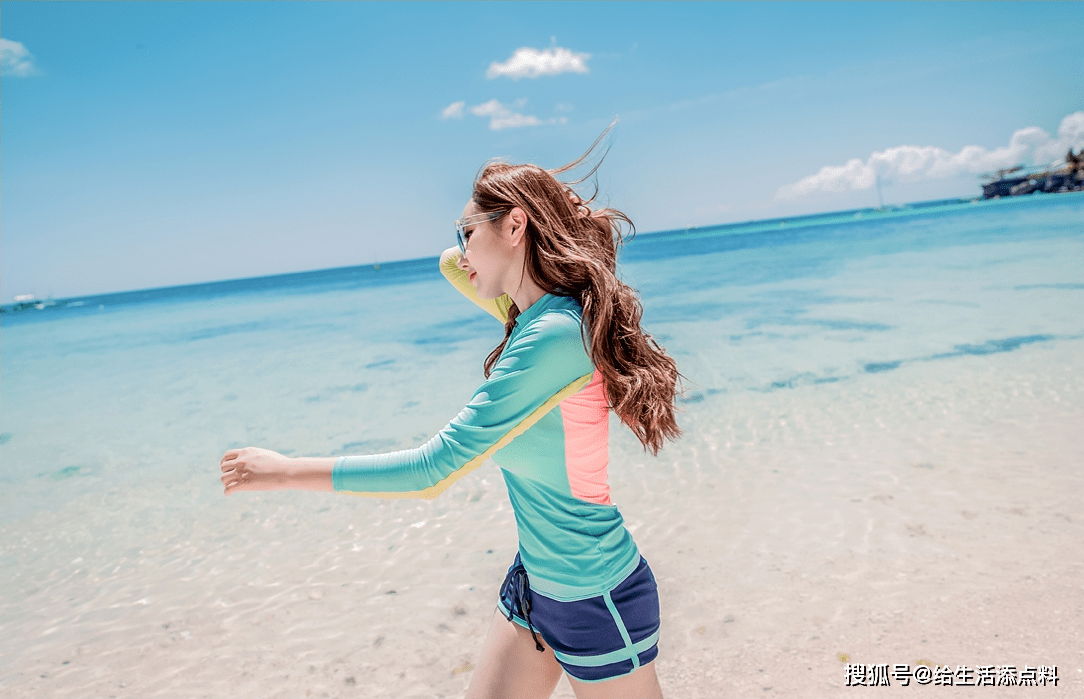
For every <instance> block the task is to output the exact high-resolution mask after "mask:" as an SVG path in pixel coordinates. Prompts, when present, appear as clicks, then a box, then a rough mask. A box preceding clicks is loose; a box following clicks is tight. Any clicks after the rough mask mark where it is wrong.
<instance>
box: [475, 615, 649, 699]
mask: <svg viewBox="0 0 1084 699" xmlns="http://www.w3.org/2000/svg"><path fill="white" fill-rule="evenodd" d="M641 669H642V668H641ZM652 672H654V671H652ZM561 673H562V670H561V666H560V664H558V662H557V659H556V658H554V657H553V651H551V650H550V649H549V648H548V647H547V648H546V650H545V651H543V652H541V653H539V652H538V649H537V648H535V642H534V639H533V638H531V632H530V631H528V630H527V629H525V628H523V627H522V626H520V625H519V624H516V623H514V622H510V621H508V619H506V618H505V617H504V616H502V615H501V614H500V613H499V612H495V613H494V615H493V623H492V624H490V626H489V633H487V634H486V640H485V643H484V644H483V645H482V656H481V658H480V659H479V661H478V667H477V669H476V670H475V671H474V674H473V675H472V676H471V678H470V686H469V687H467V697H468V699H482V698H484V697H490V698H492V699H538V698H539V697H548V696H549V695H550V694H552V693H553V689H554V687H556V686H557V682H558V680H560V679H561ZM634 674H635V673H634Z"/></svg>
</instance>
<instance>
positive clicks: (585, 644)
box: [497, 554, 659, 682]
mask: <svg viewBox="0 0 1084 699" xmlns="http://www.w3.org/2000/svg"><path fill="white" fill-rule="evenodd" d="M497 609H499V610H500V612H501V613H502V614H504V616H506V617H508V618H509V620H510V621H515V622H516V623H517V624H519V625H520V626H522V627H524V628H526V629H530V630H531V631H532V633H536V632H537V635H538V636H541V637H542V640H543V641H545V642H546V645H547V646H549V647H550V648H551V649H553V654H554V656H555V657H556V658H557V662H559V663H560V664H561V667H563V668H564V669H565V672H567V673H568V674H569V675H571V676H573V677H575V678H576V679H578V680H582V681H585V682H599V681H602V680H608V679H612V678H614V677H620V676H621V675H627V674H629V673H630V672H632V671H633V670H635V669H637V668H638V667H640V666H642V665H646V664H647V663H650V662H651V661H652V660H654V659H655V656H657V655H658V654H659V647H658V641H659V590H658V586H657V585H656V584H655V576H654V575H652V573H651V568H649V567H648V565H647V561H646V560H644V559H643V558H642V557H641V558H640V565H638V566H637V567H636V570H634V571H633V572H632V573H630V574H629V576H628V577H627V578H625V579H624V580H622V581H621V582H619V583H618V584H617V585H615V586H614V587H613V589H611V590H609V591H607V592H603V593H601V594H599V595H597V596H595V597H588V598H586V599H580V600H576V601H574V602H561V601H559V600H555V599H552V598H550V597H546V596H545V595H543V594H541V593H539V592H537V591H532V590H531V589H530V585H529V581H528V578H527V571H525V570H524V569H523V564H522V563H521V562H520V558H519V554H516V560H515V562H513V563H512V567H511V568H509V569H508V577H507V578H505V581H504V584H503V585H501V593H500V597H499V598H498V600H497ZM535 643H536V644H537V647H538V649H539V650H542V646H541V645H540V644H538V639H537V637H536V638H535Z"/></svg>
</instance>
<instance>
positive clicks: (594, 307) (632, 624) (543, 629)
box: [221, 129, 680, 699]
mask: <svg viewBox="0 0 1084 699" xmlns="http://www.w3.org/2000/svg"><path fill="white" fill-rule="evenodd" d="M607 131H608V129H607ZM603 135H605V133H604V134H603ZM599 140H601V137H600V138H599ZM598 142H599V141H596V142H595V143H594V144H592V146H591V148H590V149H588V151H587V153H585V154H584V155H583V156H582V157H581V158H579V159H578V160H576V161H575V162H573V163H571V164H569V165H566V166H565V167H563V168H560V169H559V170H555V171H553V172H549V171H546V170H543V169H541V168H539V167H536V166H534V165H508V164H505V163H499V162H492V163H489V164H488V165H486V166H485V167H484V168H483V169H482V170H481V172H480V173H479V174H478V176H477V178H476V179H475V183H474V191H473V195H472V196H471V200H470V201H469V202H468V203H467V205H466V208H464V210H463V218H462V219H460V220H459V221H456V230H457V232H458V234H459V247H457V248H451V249H449V250H448V251H446V252H445V253H444V254H443V255H442V256H441V262H440V267H441V271H442V272H443V274H444V275H445V277H447V278H448V280H449V281H450V282H451V283H452V284H453V285H454V286H455V287H456V288H457V289H458V290H459V291H461V292H462V293H463V294H464V295H465V296H467V297H468V298H469V299H471V300H472V301H473V302H474V303H476V304H478V305H479V306H481V307H482V308H483V309H485V310H486V311H488V312H489V313H491V314H492V315H493V316H495V317H496V318H497V319H498V320H501V321H502V322H503V323H504V326H505V338H504V341H503V342H501V344H500V345H498V346H497V348H496V349H494V350H493V352H492V353H491V354H490V355H489V357H488V358H487V359H486V361H485V375H486V381H485V382H484V383H483V384H482V386H481V387H480V388H479V389H478V390H477V391H476V392H475V394H474V397H473V398H472V399H471V401H470V403H469V404H468V405H467V406H466V407H465V408H464V409H463V411H462V412H460V414H459V415H458V416H457V417H456V418H454V419H453V420H452V421H451V422H450V423H449V424H448V426H447V427H445V428H444V429H443V430H441V431H440V433H439V434H437V436H435V437H434V438H433V439H431V440H430V441H429V442H428V443H427V444H425V445H424V446H422V447H420V448H417V449H411V450H407V451H400V452H395V453H391V454H380V455H374V456H348V457H340V458H337V459H336V458H299V459H291V458H286V457H284V456H282V455H280V454H277V453H275V452H271V451H268V450H265V449H255V448H251V447H250V448H246V449H239V450H231V451H228V452H227V453H226V455H225V456H223V458H222V462H221V468H222V482H223V484H224V485H225V493H226V495H230V494H232V493H235V492H239V491H243V490H268V489H285V488H295V489H308V490H343V491H352V492H355V493H363V494H367V495H374V496H377V497H424V498H432V497H436V495H438V494H439V493H440V492H442V491H443V490H444V489H445V488H447V487H448V486H449V485H450V484H451V483H452V482H454V481H456V480H458V479H459V478H461V477H462V476H463V475H465V474H466V473H468V472H470V471H471V470H473V469H475V468H477V467H478V466H480V465H481V464H482V462H483V461H485V460H486V459H487V458H490V457H492V458H493V460H494V461H496V462H497V463H498V464H499V465H500V466H501V471H502V475H503V476H504V479H505V483H506V485H507V487H508V494H509V498H510V500H511V502H512V507H513V510H514V511H515V515H516V524H517V528H518V532H519V542H520V545H519V548H520V551H519V554H517V556H516V559H515V561H514V562H513V564H512V566H511V568H510V569H509V571H508V576H507V578H506V579H505V582H504V584H503V585H502V587H501V590H500V595H499V599H498V602H497V612H496V614H495V616H494V619H493V623H492V625H491V627H490V629H489V634H488V636H487V637H486V640H485V645H484V648H483V652H482V658H481V660H480V662H479V663H478V667H477V669H476V670H475V672H474V674H473V676H472V677H471V682H470V686H469V688H468V690H467V695H468V696H470V697H501V698H504V699H507V698H508V697H540V696H543V697H544V696H549V695H550V693H551V692H552V691H553V689H554V687H556V685H557V682H558V680H559V679H560V677H561V673H562V670H563V671H564V672H566V673H567V674H568V675H569V682H570V683H571V684H572V688H573V690H574V691H575V693H576V696H577V697H580V698H581V699H584V698H587V697H626V698H627V697H638V696H642V697H659V696H661V695H662V693H661V689H660V687H659V683H658V679H657V678H656V675H655V667H654V663H653V662H652V661H653V660H654V659H655V657H656V655H657V654H658V650H657V645H656V644H657V640H658V631H659V602H658V592H657V588H656V585H655V580H654V576H653V575H652V574H651V570H650V569H649V568H648V566H647V562H646V561H645V560H644V559H643V558H642V557H641V556H640V554H639V552H638V550H637V548H636V545H635V543H634V542H633V540H632V537H631V535H630V534H629V532H628V530H626V529H625V526H624V523H623V520H622V518H621V514H620V513H619V512H618V511H617V508H616V507H615V506H614V505H613V504H612V503H611V502H610V497H609V486H608V484H607V474H606V467H607V444H608V425H609V422H608V410H609V409H610V408H612V409H613V410H614V411H615V412H616V413H617V415H618V416H619V417H620V418H621V420H622V421H623V422H624V423H625V424H626V425H628V426H629V427H630V428H631V429H632V430H633V432H635V433H636V436H637V437H638V438H639V439H640V441H641V442H642V443H643V445H644V447H645V449H650V450H651V451H652V452H653V453H656V454H657V453H658V450H659V448H660V447H661V446H662V445H663V442H664V441H665V440H666V439H675V438H677V436H678V435H679V434H680V430H679V429H678V427H677V423H676V421H675V419H674V399H675V395H676V392H677V381H678V377H679V374H678V372H677V367H676V365H675V363H674V361H673V360H672V359H671V358H670V357H668V356H667V355H666V354H665V352H664V351H663V350H662V348H660V347H659V346H658V344H657V343H655V341H654V340H652V339H651V337H650V336H648V335H647V334H645V333H644V332H643V330H641V328H640V316H641V313H642V309H641V306H640V303H639V301H638V300H637V298H636V295H635V292H634V291H633V290H632V289H630V288H629V287H628V286H626V285H625V284H623V283H622V282H620V281H619V280H618V279H617V277H616V276H615V270H616V262H617V250H616V245H617V242H618V241H619V240H620V229H619V224H620V223H621V222H625V223H630V222H629V220H628V218H627V217H625V216H624V214H622V213H620V212H619V211H615V210H613V209H608V208H603V209H599V210H596V211H592V210H591V208H590V207H589V206H588V205H589V204H590V203H591V202H590V201H589V202H587V203H584V202H582V201H581V200H580V199H579V197H577V196H576V195H575V194H574V193H573V192H572V190H571V189H570V188H569V187H568V186H567V185H565V184H563V183H561V182H559V181H558V180H557V179H556V178H555V177H554V175H555V174H560V173H562V172H565V171H567V170H569V169H571V168H573V167H575V166H577V165H579V164H580V163H582V162H583V161H584V160H585V159H586V158H587V157H588V156H589V155H590V154H591V152H592V151H593V150H594V149H595V147H596V146H597V145H598ZM596 168H597V165H596ZM593 172H594V170H592V173H593ZM590 174H591V173H589V175H588V176H590ZM580 181H582V180H580ZM509 622H511V623H509Z"/></svg>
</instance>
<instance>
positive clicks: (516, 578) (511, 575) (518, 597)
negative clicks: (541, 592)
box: [501, 566, 546, 653]
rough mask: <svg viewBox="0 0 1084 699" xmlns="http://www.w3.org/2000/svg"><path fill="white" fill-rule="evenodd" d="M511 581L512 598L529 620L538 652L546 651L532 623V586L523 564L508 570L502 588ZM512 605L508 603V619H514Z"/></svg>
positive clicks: (528, 625)
mask: <svg viewBox="0 0 1084 699" xmlns="http://www.w3.org/2000/svg"><path fill="white" fill-rule="evenodd" d="M509 583H511V585H512V588H511V591H512V599H513V600H514V601H515V602H516V603H517V604H519V611H520V613H521V614H523V618H524V619H526V620H527V628H528V629H530V630H531V638H533V639H534V647H535V648H536V649H537V650H538V652H540V653H541V652H544V651H545V650H546V648H545V647H544V646H543V645H542V644H541V643H540V642H539V641H538V636H536V635H535V630H534V625H533V624H532V623H531V587H530V585H529V583H528V579H527V571H526V570H524V569H523V568H522V566H516V567H514V568H513V569H512V570H510V571H508V575H507V576H506V577H505V578H504V585H501V589H504V588H506V587H508V585H509ZM512 606H513V605H511V604H510V605H508V621H512Z"/></svg>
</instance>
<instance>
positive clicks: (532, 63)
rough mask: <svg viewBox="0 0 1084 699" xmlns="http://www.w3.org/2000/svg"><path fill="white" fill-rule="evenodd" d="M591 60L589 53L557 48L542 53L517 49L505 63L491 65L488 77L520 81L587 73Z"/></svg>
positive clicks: (524, 48) (487, 72)
mask: <svg viewBox="0 0 1084 699" xmlns="http://www.w3.org/2000/svg"><path fill="white" fill-rule="evenodd" d="M589 58H591V54H589V53H573V52H572V51H571V50H569V49H565V48H560V47H557V46H555V47H553V48H549V49H543V50H541V51H539V50H538V49H532V48H529V47H527V46H524V47H523V48H519V49H516V52H515V53H513V54H512V57H511V58H509V59H508V60H507V61H505V62H504V63H491V64H490V65H489V70H487V71H486V77H487V78H489V79H490V80H492V79H493V78H499V77H501V76H504V77H507V78H512V79H513V80H519V79H520V78H537V77H538V76H540V75H559V74H560V73H586V72H588V71H587V59H589Z"/></svg>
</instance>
